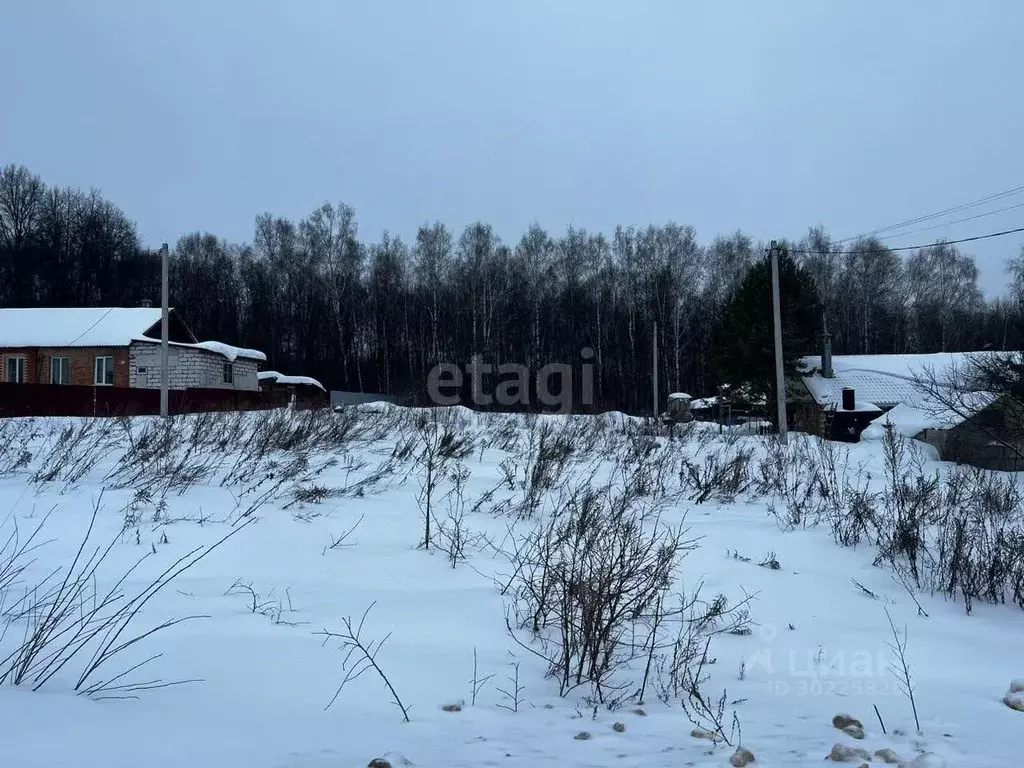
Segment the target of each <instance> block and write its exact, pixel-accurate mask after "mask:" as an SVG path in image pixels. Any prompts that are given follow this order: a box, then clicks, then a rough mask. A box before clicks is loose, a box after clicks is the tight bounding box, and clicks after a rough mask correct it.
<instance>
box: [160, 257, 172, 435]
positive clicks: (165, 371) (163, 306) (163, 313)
mask: <svg viewBox="0 0 1024 768" xmlns="http://www.w3.org/2000/svg"><path fill="white" fill-rule="evenodd" d="M167 261H168V249H167V243H164V244H163V246H161V248H160V415H161V416H162V417H163V418H165V419H166V418H167V417H168V414H169V410H170V409H169V408H168V402H167V401H168V390H170V384H171V372H170V370H169V365H170V350H169V349H168V347H169V346H170V344H169V342H168V338H169V336H170V331H169V329H168V327H167V326H168V315H169V314H170V312H169V310H168V309H167V302H168V298H167V294H168V289H167V283H168V276H167V272H168V267H167Z"/></svg>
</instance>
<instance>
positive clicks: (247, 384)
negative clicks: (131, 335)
mask: <svg viewBox="0 0 1024 768" xmlns="http://www.w3.org/2000/svg"><path fill="white" fill-rule="evenodd" d="M128 352H129V386H131V387H139V388H141V389H159V388H160V345H159V344H138V343H136V344H132V345H131V346H130V347H129V350H128ZM168 354H169V361H170V377H169V378H170V387H171V389H191V388H203V389H242V390H250V391H256V390H258V389H259V388H260V385H259V379H258V378H257V377H256V372H257V362H256V361H255V360H250V359H247V358H241V357H239V358H236V359H235V361H234V363H232V365H233V366H234V382H233V383H232V384H227V383H225V382H224V364H225V363H229V362H230V361H229V360H228V359H227V358H225V357H224V356H223V355H220V354H217V353H216V352H209V351H207V350H205V349H196V348H195V347H180V346H174V345H171V346H170V348H169V349H168ZM140 369H142V370H140Z"/></svg>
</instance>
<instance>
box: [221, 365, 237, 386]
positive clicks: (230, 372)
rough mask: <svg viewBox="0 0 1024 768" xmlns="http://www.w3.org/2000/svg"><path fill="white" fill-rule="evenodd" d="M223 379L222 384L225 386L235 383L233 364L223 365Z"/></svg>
mask: <svg viewBox="0 0 1024 768" xmlns="http://www.w3.org/2000/svg"><path fill="white" fill-rule="evenodd" d="M223 379H224V383H225V384H234V383H235V364H234V363H224V374H223Z"/></svg>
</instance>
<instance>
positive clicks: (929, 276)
mask: <svg viewBox="0 0 1024 768" xmlns="http://www.w3.org/2000/svg"><path fill="white" fill-rule="evenodd" d="M780 242H781V243H782V244H783V245H784V246H785V247H786V248H788V250H789V252H790V254H791V257H790V258H789V260H788V261H787V264H788V263H789V262H791V264H790V266H787V267H786V268H785V270H792V274H791V275H790V272H788V271H787V272H786V274H787V275H790V277H791V279H789V278H787V281H784V282H785V284H784V286H783V287H784V290H783V306H784V308H785V309H786V312H787V322H786V348H787V353H789V354H790V355H791V356H792V355H797V354H812V353H816V352H817V351H818V343H819V340H820V337H821V331H822V329H823V328H826V327H827V328H828V330H829V332H830V334H831V338H832V345H833V351H834V353H835V354H877V353H901V352H938V351H963V350H974V349H985V348H990V349H1019V348H1020V347H1021V342H1022V341H1024V338H1022V336H1024V256H1020V257H1017V258H1016V259H1013V260H1011V261H1010V262H1009V264H1008V271H1009V277H1008V285H1009V289H1008V291H1007V292H1006V295H1005V296H1002V297H1000V298H997V299H986V298H985V297H984V296H983V294H982V292H981V290H980V289H979V288H978V284H977V281H978V269H977V266H976V264H975V262H974V259H973V257H972V256H970V255H969V254H968V253H965V252H964V251H962V250H960V249H958V248H957V247H956V246H953V245H950V244H946V243H941V242H939V243H936V244H935V245H933V246H929V247H927V248H922V249H920V250H916V251H912V252H908V253H906V254H904V253H898V252H895V251H893V250H891V249H890V248H888V247H886V245H885V244H884V242H882V241H881V240H878V239H872V238H865V239H860V240H855V241H851V242H845V243H840V242H837V241H835V240H834V239H833V238H832V237H830V235H829V234H828V233H827V232H826V231H824V230H823V229H820V228H814V229H811V230H809V231H808V233H807V235H806V236H805V237H803V238H801V239H799V240H797V241H789V242H784V241H780ZM764 253H765V244H764V243H761V242H756V241H755V240H754V239H753V238H751V237H750V236H748V235H746V234H744V233H743V232H741V231H736V232H735V233H732V234H728V235H720V236H717V237H714V238H713V239H711V240H710V241H709V242H701V241H700V240H698V238H697V234H696V232H695V230H694V229H693V228H692V227H689V226H685V225H680V224H676V223H667V224H664V225H661V226H648V227H646V228H634V227H617V228H616V229H615V231H614V232H613V233H611V234H610V235H608V234H604V233H597V232H588V231H585V230H582V229H577V228H573V227H570V228H569V229H568V230H567V231H565V232H564V233H558V234H555V233H549V232H547V231H545V230H544V229H543V228H541V227H540V226H538V225H536V224H534V225H532V226H530V227H529V228H528V229H527V230H526V231H525V233H524V234H523V235H522V236H521V237H520V238H519V239H518V240H517V241H516V242H503V241H502V239H501V238H500V237H499V236H498V235H497V234H496V233H495V231H494V229H493V228H492V227H491V226H490V225H489V224H487V223H484V222H477V223H474V224H470V225H469V226H467V227H465V228H464V229H463V230H462V231H461V232H453V231H452V230H451V229H449V228H448V227H447V226H445V225H444V224H443V223H440V222H435V223H427V224H423V225H422V226H420V227H419V229H418V230H417V232H416V234H415V237H414V238H413V239H412V240H411V241H408V242H407V241H405V240H403V239H402V238H400V237H396V236H393V235H391V234H387V233H385V234H384V235H383V236H382V237H381V238H380V239H379V240H378V241H376V242H365V241H363V240H361V239H360V237H359V234H358V229H357V223H356V216H355V212H354V211H353V210H352V208H350V207H349V206H347V205H344V204H337V205H332V204H324V205H322V206H320V207H319V208H317V209H316V210H314V211H313V212H312V213H311V214H310V215H309V216H307V217H305V218H303V219H301V220H300V221H292V220H290V219H287V218H283V217H279V216H274V215H273V214H271V213H262V214H260V215H258V216H256V219H255V226H254V232H253V237H252V240H251V242H248V243H232V242H228V241H227V240H225V239H223V238H221V237H218V236H217V235H216V234H215V233H207V232H192V233H187V234H184V235H182V236H181V237H180V239H179V240H178V241H177V243H175V244H174V245H173V247H172V251H171V264H170V294H171V301H172V304H173V306H175V307H176V308H177V309H178V310H179V311H180V312H181V314H182V316H183V317H184V318H185V320H186V322H188V323H189V325H190V326H191V327H192V329H193V331H194V332H195V333H196V335H197V336H199V337H201V338H204V339H216V340H221V341H225V342H229V343H234V344H237V345H240V346H246V347H252V348H256V349H260V350H262V351H264V352H265V353H266V354H267V357H268V367H271V368H273V369H275V370H279V371H281V372H283V373H288V374H303V375H309V376H314V377H316V378H318V379H320V380H321V381H322V382H323V383H324V385H325V386H327V387H328V388H333V389H343V390H351V391H360V392H380V393H387V394H394V395H400V396H407V397H409V398H411V399H416V398H422V397H423V396H424V393H425V391H426V382H427V377H428V373H429V372H430V370H431V369H432V368H433V367H434V366H435V365H437V364H438V363H455V364H457V365H465V364H466V363H468V362H469V360H470V359H471V357H472V356H473V355H479V356H481V357H482V359H484V360H486V361H487V362H488V363H490V364H493V365H500V364H502V363H519V364H525V365H528V366H530V367H531V369H534V370H538V369H539V368H540V367H542V366H544V365H546V364H548V363H556V362H563V363H570V364H578V363H580V361H581V360H582V359H583V358H582V357H581V354H582V353H584V350H587V351H588V354H589V351H590V350H592V353H593V354H592V358H590V357H587V358H586V359H588V360H590V361H591V362H592V363H593V365H594V382H593V384H594V393H595V402H594V405H593V407H594V408H596V409H599V410H606V409H617V410H623V411H628V412H636V413H640V412H644V411H645V409H649V407H650V405H649V404H650V402H651V391H652V374H651V369H652V365H651V362H652V355H653V349H654V329H655V326H657V328H658V340H659V343H658V358H659V369H660V382H661V398H662V402H664V398H665V396H666V395H667V394H668V393H669V392H672V391H686V392H689V393H691V394H694V395H702V394H709V393H712V392H713V391H714V390H715V388H716V386H717V384H719V383H720V382H721V381H724V380H735V379H737V378H738V377H741V376H742V375H743V371H742V368H743V362H742V361H743V359H744V355H745V354H746V353H747V352H748V351H749V350H750V349H751V348H752V347H756V346H759V345H763V342H764V340H765V339H770V329H769V332H768V335H765V333H764V327H763V324H764V322H765V318H766V317H767V318H769V319H770V314H767V313H765V312H764V311H762V310H760V309H758V310H757V311H753V310H750V311H747V310H744V309H743V307H744V305H746V304H750V303H753V304H756V305H758V306H761V304H759V303H760V302H763V306H764V307H768V308H769V310H770V301H771V298H770V293H769V292H768V291H769V288H768V287H767V285H766V284H765V282H764V281H765V280H766V279H767V278H766V275H767V274H768V273H767V271H766V270H765V269H764V268H763V266H764V258H765V256H764ZM785 270H784V271H785ZM786 285H793V286H797V288H795V289H794V290H795V291H796V293H794V292H793V291H790V290H788V289H786ZM808 286H810V287H809V288H808ZM159 295H160V256H159V252H158V251H157V250H156V249H155V248H153V247H148V246H147V245H144V244H143V243H142V241H141V238H140V237H139V234H138V232H137V230H136V227H135V225H134V223H133V222H132V221H131V219H130V218H129V217H128V216H127V215H126V214H125V213H124V212H123V211H122V210H121V209H119V208H118V207H117V206H116V205H114V204H113V203H112V202H110V201H108V200H106V199H104V198H103V196H102V195H101V194H100V193H99V192H98V191H96V190H90V191H89V192H84V191H81V190H78V189H68V188H60V187H53V186H49V185H47V184H45V183H44V182H43V180H42V179H41V178H40V177H39V176H38V175H36V174H34V173H32V172H31V171H30V170H28V169H26V168H24V167H22V166H15V165H9V166H7V167H6V168H4V169H3V170H2V171H0V305H3V306H7V307H23V306H53V307H70V306H136V305H138V304H140V303H141V302H143V301H146V300H149V301H154V302H156V301H157V300H158V298H159ZM733 383H736V382H735V381H733Z"/></svg>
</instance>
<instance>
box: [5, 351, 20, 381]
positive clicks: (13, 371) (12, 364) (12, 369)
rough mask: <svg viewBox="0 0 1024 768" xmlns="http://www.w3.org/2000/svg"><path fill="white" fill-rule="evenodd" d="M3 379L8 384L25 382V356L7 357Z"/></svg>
mask: <svg viewBox="0 0 1024 768" xmlns="http://www.w3.org/2000/svg"><path fill="white" fill-rule="evenodd" d="M4 381H6V382H7V383H8V384H24V383H25V358H24V357H8V358H7V362H6V364H5V365H4Z"/></svg>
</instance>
